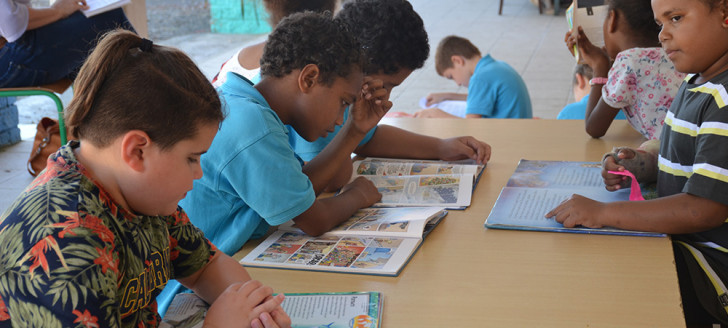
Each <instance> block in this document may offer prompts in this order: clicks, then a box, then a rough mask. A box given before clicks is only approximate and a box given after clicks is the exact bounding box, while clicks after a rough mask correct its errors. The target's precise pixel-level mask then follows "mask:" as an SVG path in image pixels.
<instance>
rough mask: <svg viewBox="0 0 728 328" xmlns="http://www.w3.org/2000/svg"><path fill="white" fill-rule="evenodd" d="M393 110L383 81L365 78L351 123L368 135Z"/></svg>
mask: <svg viewBox="0 0 728 328" xmlns="http://www.w3.org/2000/svg"><path fill="white" fill-rule="evenodd" d="M390 108H392V102H391V101H389V91H387V89H385V88H384V82H382V80H377V79H372V78H371V77H365V78H364V84H363V85H362V89H361V97H360V98H359V99H357V101H356V102H355V103H354V105H352V106H351V111H350V112H349V115H351V121H352V124H353V126H354V127H356V129H357V130H358V131H359V132H361V133H364V134H366V133H367V132H369V130H371V129H372V128H374V127H375V126H376V125H377V124H378V123H379V121H380V120H381V119H382V117H384V115H385V114H387V112H388V111H389V109H390Z"/></svg>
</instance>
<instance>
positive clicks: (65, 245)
mask: <svg viewBox="0 0 728 328" xmlns="http://www.w3.org/2000/svg"><path fill="white" fill-rule="evenodd" d="M97 220H98V218H95V217H90V216H88V217H84V218H78V216H77V214H76V213H74V214H73V215H72V216H69V217H68V218H66V219H65V220H63V221H61V222H58V223H55V224H53V228H55V229H57V231H58V232H57V233H55V234H51V235H48V236H46V237H44V238H43V239H41V240H39V241H38V242H37V243H36V244H34V245H31V247H30V248H29V249H28V250H27V253H26V254H25V255H24V256H22V257H21V259H20V261H19V262H18V263H17V264H16V265H15V266H14V267H12V268H11V269H10V270H8V271H7V272H4V273H3V278H9V279H10V280H12V281H14V283H12V284H10V283H9V281H10V280H9V279H1V280H0V297H1V298H2V299H3V301H4V302H5V303H6V304H5V305H6V307H7V310H8V312H9V316H10V319H11V321H13V322H14V323H17V324H19V323H21V322H23V321H17V322H16V320H15V319H14V318H23V319H28V318H30V317H29V314H31V313H32V314H33V315H32V317H33V320H35V323H36V324H35V326H37V327H46V326H48V327H50V326H58V327H75V326H76V325H77V323H78V322H79V321H83V322H87V323H95V324H96V327H118V326H120V324H121V317H120V313H119V310H118V305H117V297H118V296H119V295H118V293H119V289H118V286H117V283H118V278H119V271H120V270H119V253H118V250H117V249H115V248H114V246H113V244H112V243H110V240H109V238H110V236H112V234H111V233H110V232H108V229H107V228H105V227H103V226H100V225H97V226H96V228H91V229H89V228H84V227H79V226H78V223H79V222H86V223H88V221H97ZM102 230H103V231H102ZM7 232H8V231H6V233H7ZM26 324H27V322H26Z"/></svg>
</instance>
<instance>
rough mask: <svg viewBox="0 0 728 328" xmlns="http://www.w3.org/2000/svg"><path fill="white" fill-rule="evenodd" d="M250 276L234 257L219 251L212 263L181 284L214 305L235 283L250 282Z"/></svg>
mask: <svg viewBox="0 0 728 328" xmlns="http://www.w3.org/2000/svg"><path fill="white" fill-rule="evenodd" d="M250 279H251V278H250V274H248V271H246V270H245V268H244V267H243V266H242V265H240V263H238V262H237V261H235V260H234V259H233V258H232V257H230V256H228V255H226V254H225V253H223V252H221V251H218V252H217V253H215V256H213V258H212V259H210V262H208V263H207V265H205V266H204V267H203V268H202V269H201V270H200V271H198V272H196V273H195V274H193V275H192V276H190V277H187V278H183V279H179V282H180V283H181V284H182V285H183V286H185V287H187V288H189V289H191V290H193V291H194V292H195V293H196V294H197V295H199V296H200V297H201V298H202V299H204V300H205V302H207V303H209V304H212V303H213V302H214V301H215V300H216V299H217V297H218V296H220V294H222V292H224V291H225V289H226V288H227V287H228V286H230V285H231V284H233V283H236V282H245V281H248V280H250Z"/></svg>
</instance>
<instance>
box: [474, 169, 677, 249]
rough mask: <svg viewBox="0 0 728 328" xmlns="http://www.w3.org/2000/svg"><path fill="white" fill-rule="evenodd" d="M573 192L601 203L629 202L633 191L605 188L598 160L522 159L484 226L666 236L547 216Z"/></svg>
mask: <svg viewBox="0 0 728 328" xmlns="http://www.w3.org/2000/svg"><path fill="white" fill-rule="evenodd" d="M572 194H579V195H582V196H584V197H588V198H591V199H594V200H597V201H600V202H616V201H628V200H629V194H630V190H629V189H622V190H618V191H614V192H610V191H608V190H606V189H605V188H604V182H603V180H602V176H601V163H599V162H567V161H530V160H521V161H520V162H519V163H518V167H517V168H516V171H515V172H514V173H513V175H512V176H511V178H510V179H509V180H508V183H507V185H506V187H504V188H503V189H502V190H501V193H500V195H499V196H498V199H497V200H496V202H495V205H494V206H493V209H492V210H491V212H490V214H489V215H488V218H487V219H486V220H485V224H484V225H485V227H486V228H493V229H511V230H533V231H555V232H575V233H590V234H615V235H636V236H655V237H658V236H665V234H661V233H655V232H643V231H631V230H622V229H617V228H609V227H605V228H600V229H592V228H585V227H574V228H565V227H564V226H563V225H562V224H561V223H558V222H556V220H554V219H552V218H546V217H544V215H545V214H546V213H548V211H550V210H551V209H553V208H554V207H556V206H557V205H559V204H560V203H561V202H562V201H564V200H565V199H567V198H569V197H570V196H571V195H572Z"/></svg>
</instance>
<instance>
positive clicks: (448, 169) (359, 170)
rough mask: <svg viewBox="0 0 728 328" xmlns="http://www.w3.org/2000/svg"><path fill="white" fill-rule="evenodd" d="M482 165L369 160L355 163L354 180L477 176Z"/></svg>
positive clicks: (381, 159) (382, 159)
mask: <svg viewBox="0 0 728 328" xmlns="http://www.w3.org/2000/svg"><path fill="white" fill-rule="evenodd" d="M479 168H482V165H475V164H453V163H449V162H442V161H416V160H399V159H384V158H367V159H365V160H360V161H355V162H354V174H353V175H352V180H353V179H354V178H356V177H357V176H359V175H388V176H398V175H438V174H472V175H474V176H475V175H477V174H478V172H479Z"/></svg>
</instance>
